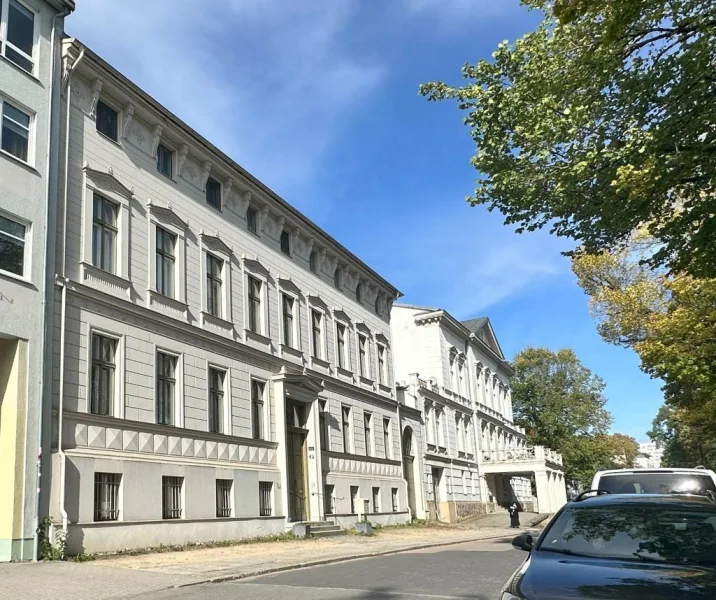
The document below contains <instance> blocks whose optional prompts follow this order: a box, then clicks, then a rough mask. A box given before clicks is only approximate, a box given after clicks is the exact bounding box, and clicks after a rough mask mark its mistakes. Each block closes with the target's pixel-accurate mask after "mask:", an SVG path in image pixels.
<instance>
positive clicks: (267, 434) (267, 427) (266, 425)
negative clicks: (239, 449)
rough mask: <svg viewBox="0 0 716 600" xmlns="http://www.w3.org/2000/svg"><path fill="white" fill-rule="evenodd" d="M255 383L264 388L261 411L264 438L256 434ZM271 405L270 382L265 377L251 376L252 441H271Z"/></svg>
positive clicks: (250, 410)
mask: <svg viewBox="0 0 716 600" xmlns="http://www.w3.org/2000/svg"><path fill="white" fill-rule="evenodd" d="M254 381H257V382H258V383H260V384H262V385H263V386H264V389H263V395H262V399H263V408H262V409H261V426H262V429H263V431H262V433H263V436H262V437H255V432H254V398H253V384H254ZM268 405H269V382H268V380H266V379H264V378H263V377H255V376H253V375H252V376H251V377H250V378H249V422H250V429H251V439H252V440H263V441H271V420H270V414H271V413H270V411H269V408H268Z"/></svg>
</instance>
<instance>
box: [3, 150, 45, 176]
mask: <svg viewBox="0 0 716 600" xmlns="http://www.w3.org/2000/svg"><path fill="white" fill-rule="evenodd" d="M0 155H2V156H4V157H5V158H7V159H9V160H10V161H12V162H14V163H15V164H16V165H18V166H19V167H22V168H23V169H25V170H26V171H29V172H30V173H32V174H33V175H37V176H38V177H39V176H40V172H39V171H38V170H37V169H36V168H35V167H33V166H32V165H31V164H30V163H29V162H27V161H25V160H22V159H21V158H18V157H17V156H15V155H14V154H10V153H9V152H8V151H7V150H3V149H2V148H0Z"/></svg>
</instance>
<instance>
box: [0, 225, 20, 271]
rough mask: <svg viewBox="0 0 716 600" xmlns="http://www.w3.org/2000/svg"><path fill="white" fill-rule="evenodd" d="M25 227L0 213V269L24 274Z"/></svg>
mask: <svg viewBox="0 0 716 600" xmlns="http://www.w3.org/2000/svg"><path fill="white" fill-rule="evenodd" d="M26 233H27V228H26V227H25V226H24V225H23V224H22V223H18V222H17V221H13V220H12V219H8V218H7V217H3V216H2V215H0V271H5V272H6V273H13V274H15V275H20V276H21V277H22V276H24V275H25V235H26Z"/></svg>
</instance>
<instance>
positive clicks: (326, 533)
mask: <svg viewBox="0 0 716 600" xmlns="http://www.w3.org/2000/svg"><path fill="white" fill-rule="evenodd" d="M345 534H346V532H345V530H344V529H341V528H340V527H336V528H335V529H333V528H331V529H321V530H320V531H317V530H316V529H314V528H311V536H312V537H314V538H322V537H332V536H336V535H345Z"/></svg>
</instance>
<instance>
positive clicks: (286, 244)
mask: <svg viewBox="0 0 716 600" xmlns="http://www.w3.org/2000/svg"><path fill="white" fill-rule="evenodd" d="M281 252H283V253H284V254H285V255H286V256H291V234H290V233H289V232H288V231H286V230H285V229H284V230H283V231H282V232H281Z"/></svg>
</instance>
